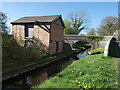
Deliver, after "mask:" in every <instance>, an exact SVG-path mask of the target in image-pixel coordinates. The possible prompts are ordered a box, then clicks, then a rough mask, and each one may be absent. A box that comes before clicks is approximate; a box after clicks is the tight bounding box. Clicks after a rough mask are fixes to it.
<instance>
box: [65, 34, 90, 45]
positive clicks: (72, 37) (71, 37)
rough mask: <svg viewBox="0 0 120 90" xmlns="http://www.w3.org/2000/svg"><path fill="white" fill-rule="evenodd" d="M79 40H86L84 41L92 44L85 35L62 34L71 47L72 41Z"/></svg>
mask: <svg viewBox="0 0 120 90" xmlns="http://www.w3.org/2000/svg"><path fill="white" fill-rule="evenodd" d="M79 41H86V42H88V43H90V44H92V41H90V40H87V39H86V36H81V35H64V42H65V43H68V44H70V45H71V47H72V45H73V44H74V43H76V42H79Z"/></svg>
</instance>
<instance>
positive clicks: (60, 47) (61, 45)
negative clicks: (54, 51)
mask: <svg viewBox="0 0 120 90" xmlns="http://www.w3.org/2000/svg"><path fill="white" fill-rule="evenodd" d="M58 45H59V48H58V52H62V50H63V42H59V43H58Z"/></svg>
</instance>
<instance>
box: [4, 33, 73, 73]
mask: <svg viewBox="0 0 120 90" xmlns="http://www.w3.org/2000/svg"><path fill="white" fill-rule="evenodd" d="M71 52H72V51H71V50H69V52H67V51H66V50H64V51H63V52H61V53H55V54H53V55H50V54H48V53H45V52H44V51H42V50H39V49H38V48H37V47H34V48H32V50H30V48H25V47H22V46H20V45H19V44H18V43H17V42H16V40H15V39H14V38H13V36H9V35H4V34H3V35H2V72H8V71H12V70H15V69H18V68H21V67H24V66H29V65H32V64H36V63H39V62H41V61H44V60H46V59H47V60H48V59H53V58H56V57H59V56H63V55H64V54H68V53H71Z"/></svg>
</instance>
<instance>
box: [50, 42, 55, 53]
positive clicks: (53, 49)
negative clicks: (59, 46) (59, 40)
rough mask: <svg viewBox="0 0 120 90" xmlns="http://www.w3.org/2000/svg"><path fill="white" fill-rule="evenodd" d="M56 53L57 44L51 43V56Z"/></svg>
mask: <svg viewBox="0 0 120 90" xmlns="http://www.w3.org/2000/svg"><path fill="white" fill-rule="evenodd" d="M55 52H56V42H51V43H50V54H53V53H55Z"/></svg>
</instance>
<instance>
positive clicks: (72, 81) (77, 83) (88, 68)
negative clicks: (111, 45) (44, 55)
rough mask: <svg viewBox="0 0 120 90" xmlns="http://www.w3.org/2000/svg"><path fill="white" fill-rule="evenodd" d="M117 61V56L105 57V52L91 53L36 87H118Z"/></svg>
mask: <svg viewBox="0 0 120 90" xmlns="http://www.w3.org/2000/svg"><path fill="white" fill-rule="evenodd" d="M94 51H95V50H94ZM96 51H100V52H101V51H102V50H101V49H96ZM117 62H118V61H117V59H116V58H113V57H104V56H103V53H101V54H94V55H89V56H87V57H84V58H82V59H80V60H77V61H74V62H73V63H72V64H71V65H70V66H68V67H67V68H66V69H64V70H63V71H62V72H60V73H58V74H57V75H56V76H54V77H51V78H50V79H48V80H46V81H45V82H43V84H41V85H38V86H36V88H117V87H118V76H117V75H118V70H117V68H118V66H117V65H118V64H117Z"/></svg>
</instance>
